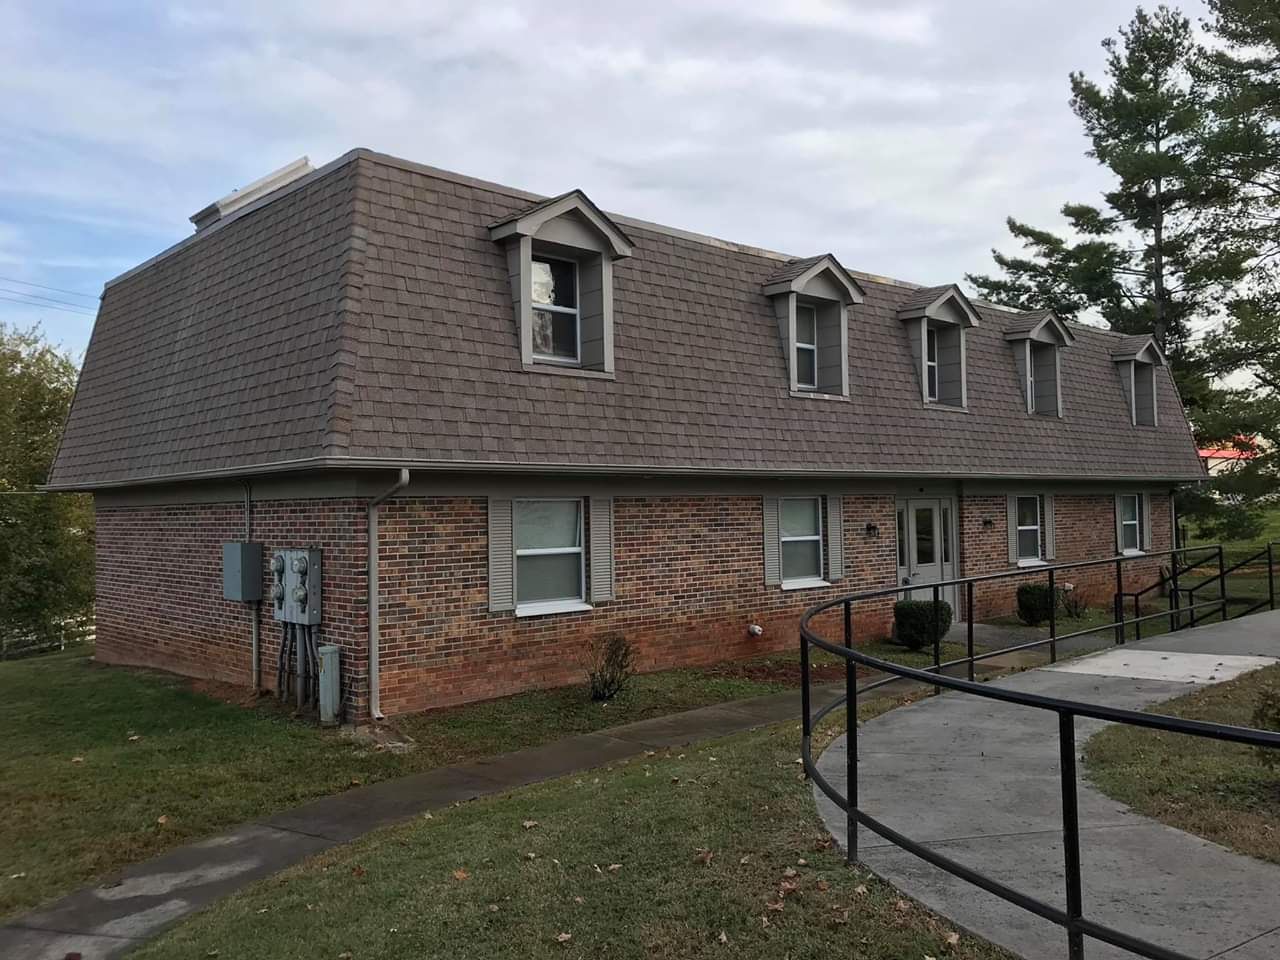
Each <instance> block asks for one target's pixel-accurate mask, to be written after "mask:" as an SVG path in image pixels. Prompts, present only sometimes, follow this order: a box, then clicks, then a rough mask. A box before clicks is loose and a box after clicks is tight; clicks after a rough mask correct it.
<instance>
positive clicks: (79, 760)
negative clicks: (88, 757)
mask: <svg viewBox="0 0 1280 960" xmlns="http://www.w3.org/2000/svg"><path fill="white" fill-rule="evenodd" d="M71 762H72V763H84V757H72V758H71Z"/></svg>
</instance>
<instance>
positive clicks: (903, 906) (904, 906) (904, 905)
mask: <svg viewBox="0 0 1280 960" xmlns="http://www.w3.org/2000/svg"><path fill="white" fill-rule="evenodd" d="M894 907H895V908H896V909H898V910H901V911H902V912H903V913H906V912H907V911H908V910H910V909H911V904H910V903H908V902H907V901H906V900H899V901H898V902H897V903H895V904H894Z"/></svg>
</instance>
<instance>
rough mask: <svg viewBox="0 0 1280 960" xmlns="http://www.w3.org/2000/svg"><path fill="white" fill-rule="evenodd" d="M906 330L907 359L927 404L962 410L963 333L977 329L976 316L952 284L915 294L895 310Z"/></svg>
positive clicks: (964, 379) (965, 381)
mask: <svg viewBox="0 0 1280 960" xmlns="http://www.w3.org/2000/svg"><path fill="white" fill-rule="evenodd" d="M898 319H899V320H902V321H903V322H904V323H905V324H906V326H907V334H908V336H909V337H910V338H911V356H912V357H913V358H914V360H915V364H916V375H917V377H918V378H919V382H920V398H921V399H922V400H923V401H924V402H925V403H927V404H938V405H941V406H950V407H961V408H963V407H966V406H968V403H969V386H968V374H967V372H966V370H965V366H966V363H965V331H966V330H968V329H969V328H970V327H976V326H977V325H978V312H977V311H976V310H975V309H974V308H973V305H972V304H971V303H970V302H969V300H968V298H967V297H966V296H965V295H964V294H963V293H961V291H960V288H959V287H957V286H955V285H954V284H951V285H948V286H945V287H925V288H922V289H920V290H916V291H915V292H914V293H912V294H911V295H910V296H909V297H907V300H906V301H905V302H904V303H903V304H902V305H901V306H900V307H899V308H898Z"/></svg>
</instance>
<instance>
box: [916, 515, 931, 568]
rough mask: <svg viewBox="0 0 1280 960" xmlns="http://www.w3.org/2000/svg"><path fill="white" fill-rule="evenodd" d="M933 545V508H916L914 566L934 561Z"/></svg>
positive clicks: (925, 564)
mask: <svg viewBox="0 0 1280 960" xmlns="http://www.w3.org/2000/svg"><path fill="white" fill-rule="evenodd" d="M934 559H935V554H934V546H933V508H932V507H917V508H916V566H921V567H923V566H927V565H928V564H931V563H933V562H934Z"/></svg>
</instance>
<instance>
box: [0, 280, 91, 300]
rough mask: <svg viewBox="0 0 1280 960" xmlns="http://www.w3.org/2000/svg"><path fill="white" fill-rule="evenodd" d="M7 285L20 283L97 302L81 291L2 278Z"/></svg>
mask: <svg viewBox="0 0 1280 960" xmlns="http://www.w3.org/2000/svg"><path fill="white" fill-rule="evenodd" d="M0 280H3V281H4V282H5V283H19V284H21V285H22V286H24V287H38V288H39V289H41V290H52V291H53V292H54V293H69V294H70V295H71V296H73V297H84V298H85V299H86V300H97V299H98V298H97V296H95V295H94V294H92V293H81V292H80V291H79V290H64V289H63V288H62V287H46V286H45V285H44V284H43V283H32V282H31V281H30V280H19V279H18V278H17V277H0Z"/></svg>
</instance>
